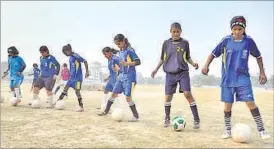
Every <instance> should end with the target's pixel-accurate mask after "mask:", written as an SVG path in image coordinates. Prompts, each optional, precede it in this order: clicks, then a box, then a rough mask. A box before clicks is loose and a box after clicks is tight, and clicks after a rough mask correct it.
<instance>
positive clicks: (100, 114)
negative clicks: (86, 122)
mask: <svg viewBox="0 0 274 149" xmlns="http://www.w3.org/2000/svg"><path fill="white" fill-rule="evenodd" d="M97 115H98V116H105V115H107V113H106V112H105V111H103V112H101V113H98V114H97Z"/></svg>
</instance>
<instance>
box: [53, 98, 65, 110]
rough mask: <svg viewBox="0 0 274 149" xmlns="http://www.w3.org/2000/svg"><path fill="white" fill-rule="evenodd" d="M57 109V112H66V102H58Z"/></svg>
mask: <svg viewBox="0 0 274 149" xmlns="http://www.w3.org/2000/svg"><path fill="white" fill-rule="evenodd" d="M55 109H57V110H64V109H65V102H64V100H57V102H56V105H55Z"/></svg>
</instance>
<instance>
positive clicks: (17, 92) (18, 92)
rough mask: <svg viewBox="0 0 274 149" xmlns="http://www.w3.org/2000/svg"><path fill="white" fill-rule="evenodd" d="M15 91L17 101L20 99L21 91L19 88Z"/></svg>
mask: <svg viewBox="0 0 274 149" xmlns="http://www.w3.org/2000/svg"><path fill="white" fill-rule="evenodd" d="M14 91H15V97H16V99H20V89H19V88H14Z"/></svg>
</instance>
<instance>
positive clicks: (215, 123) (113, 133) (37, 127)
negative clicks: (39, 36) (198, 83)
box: [1, 83, 273, 148]
mask: <svg viewBox="0 0 274 149" xmlns="http://www.w3.org/2000/svg"><path fill="white" fill-rule="evenodd" d="M22 90H23V99H22V102H21V103H20V104H19V106H17V107H11V106H10V105H9V102H8V97H9V92H8V91H9V89H8V85H7V84H4V83H1V95H2V96H3V97H5V103H4V104H2V105H1V148H11V147H16V148H27V147H33V148H42V147H46V148H95V147H97V148H106V147H115V148H120V147H122V148H125V147H126V148H133V147H136V148H137V147H138V148H148V147H151V148H152V147H154V148H189V147H193V148H217V147H218V148H227V147H232V148H254V147H256V148H272V147H273V138H271V139H269V140H262V139H261V138H260V137H259V135H258V133H257V130H256V125H255V122H254V120H253V118H252V116H251V113H250V111H249V110H248V108H247V106H246V105H245V104H244V103H235V104H234V107H233V112H232V116H233V117H232V123H233V124H236V123H246V124H248V125H249V126H251V128H252V140H251V142H250V143H242V144H241V143H235V142H233V141H232V139H227V140H223V139H220V135H221V133H222V132H223V128H224V122H223V121H224V120H223V107H224V106H223V103H222V102H220V89H219V88H193V89H192V90H193V91H192V92H193V95H194V97H195V99H196V102H197V105H198V110H199V113H200V118H201V128H200V129H199V130H194V129H193V128H192V126H193V118H192V114H191V110H190V107H189V105H188V103H187V101H186V100H185V98H184V97H183V95H182V94H176V95H175V96H174V99H173V102H172V109H171V116H172V117H174V116H179V115H182V116H184V117H185V118H186V121H187V125H186V129H185V130H184V131H183V132H175V131H174V130H173V129H172V127H168V128H164V127H163V118H164V86H141V85H139V86H137V87H136V89H135V92H134V100H135V103H136V106H137V109H138V110H139V113H140V118H141V119H140V122H137V123H128V122H116V121H114V120H112V119H111V115H108V116H106V117H99V116H97V113H98V112H99V111H98V110H97V109H96V108H97V107H100V102H101V99H102V97H103V96H102V95H103V92H96V91H92V92H91V91H82V96H83V101H84V107H85V112H83V113H77V112H75V109H76V107H75V106H76V105H77V103H78V102H77V99H76V95H75V94H74V92H73V90H70V92H69V98H68V99H65V102H66V109H65V110H62V111H58V110H54V109H46V108H42V109H31V108H30V107H29V106H27V101H28V100H29V99H31V97H32V93H31V92H30V91H29V90H30V85H29V84H23V86H22ZM44 92H45V91H44V90H42V92H41V93H40V98H41V99H43V100H45V99H46V96H45V93H44ZM254 94H255V98H256V103H257V105H258V106H259V108H260V111H261V114H262V117H263V119H264V123H265V127H266V129H267V131H268V132H269V133H270V134H271V136H272V137H273V90H264V89H254ZM55 98H57V97H55ZM119 99H120V103H121V106H122V107H123V108H124V109H125V110H126V115H127V116H126V118H130V117H131V111H130V109H129V107H128V106H127V103H126V102H125V100H124V96H120V97H119Z"/></svg>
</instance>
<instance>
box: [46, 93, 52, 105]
mask: <svg viewBox="0 0 274 149" xmlns="http://www.w3.org/2000/svg"><path fill="white" fill-rule="evenodd" d="M47 100H48V101H49V103H50V104H51V105H52V104H53V96H52V95H50V96H48V98H47Z"/></svg>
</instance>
